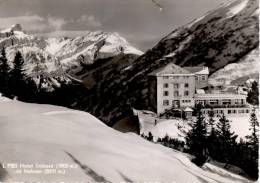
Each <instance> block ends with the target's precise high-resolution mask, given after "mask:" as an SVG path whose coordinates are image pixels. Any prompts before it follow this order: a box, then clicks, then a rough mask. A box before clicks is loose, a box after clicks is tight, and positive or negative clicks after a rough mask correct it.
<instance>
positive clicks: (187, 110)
mask: <svg viewBox="0 0 260 183" xmlns="http://www.w3.org/2000/svg"><path fill="white" fill-rule="evenodd" d="M184 112H193V109H192V108H190V107H186V108H185V109H184Z"/></svg>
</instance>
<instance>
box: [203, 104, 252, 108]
mask: <svg viewBox="0 0 260 183" xmlns="http://www.w3.org/2000/svg"><path fill="white" fill-rule="evenodd" d="M202 107H203V108H248V107H249V105H247V104H237V105H230V104H227V105H225V104H223V105H209V104H205V105H203V106H202Z"/></svg>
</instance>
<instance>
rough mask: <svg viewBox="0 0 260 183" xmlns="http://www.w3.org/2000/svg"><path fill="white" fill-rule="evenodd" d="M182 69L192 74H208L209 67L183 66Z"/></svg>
mask: <svg viewBox="0 0 260 183" xmlns="http://www.w3.org/2000/svg"><path fill="white" fill-rule="evenodd" d="M183 68H184V69H186V70H188V71H190V72H191V73H193V74H207V75H208V74H209V68H208V67H204V66H202V67H183Z"/></svg>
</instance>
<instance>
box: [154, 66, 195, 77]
mask: <svg viewBox="0 0 260 183" xmlns="http://www.w3.org/2000/svg"><path fill="white" fill-rule="evenodd" d="M167 74H188V75H190V74H191V73H190V72H189V71H187V70H186V69H184V68H182V67H180V66H178V65H176V64H173V63H170V64H168V65H166V66H164V67H162V68H159V69H157V70H155V71H153V72H151V73H150V74H149V75H153V76H163V75H167Z"/></svg>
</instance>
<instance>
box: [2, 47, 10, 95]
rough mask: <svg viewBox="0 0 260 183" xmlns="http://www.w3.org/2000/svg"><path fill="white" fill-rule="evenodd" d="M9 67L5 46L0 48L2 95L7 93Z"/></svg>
mask: <svg viewBox="0 0 260 183" xmlns="http://www.w3.org/2000/svg"><path fill="white" fill-rule="evenodd" d="M9 71H10V67H9V65H8V60H7V58H6V52H5V48H4V47H3V48H2V50H1V56H0V92H1V93H3V95H5V96H7V95H8V77H9V75H8V74H9Z"/></svg>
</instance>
